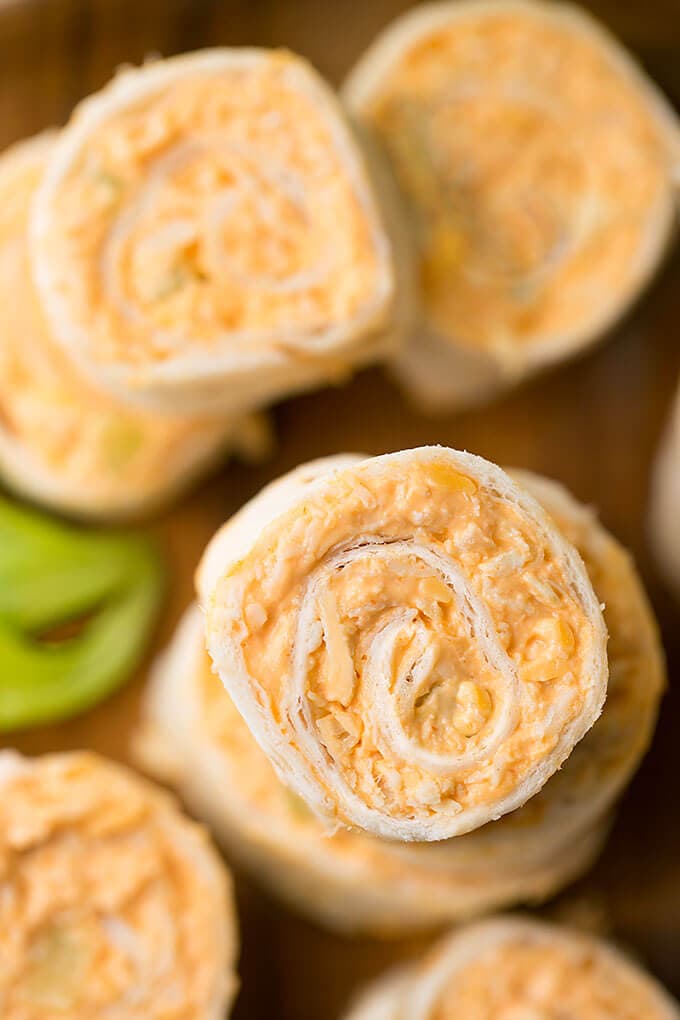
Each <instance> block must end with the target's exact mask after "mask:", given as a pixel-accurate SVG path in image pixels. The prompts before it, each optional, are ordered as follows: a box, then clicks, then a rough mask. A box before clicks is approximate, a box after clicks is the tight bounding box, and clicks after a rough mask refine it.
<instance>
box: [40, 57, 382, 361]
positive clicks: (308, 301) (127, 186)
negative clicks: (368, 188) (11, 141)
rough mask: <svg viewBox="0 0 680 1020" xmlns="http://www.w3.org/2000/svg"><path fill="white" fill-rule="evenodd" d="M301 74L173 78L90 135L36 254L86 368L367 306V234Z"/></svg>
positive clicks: (340, 316)
mask: <svg viewBox="0 0 680 1020" xmlns="http://www.w3.org/2000/svg"><path fill="white" fill-rule="evenodd" d="M307 74H308V72H307V71H306V69H305V68H304V65H302V64H301V63H300V62H298V61H297V60H295V58H292V57H289V56H287V55H285V54H272V55H269V56H265V55H262V56H260V57H259V58H257V59H255V60H253V61H252V62H250V63H249V64H246V65H238V66H232V67H230V66H224V67H223V68H222V69H220V70H203V71H202V70H200V69H197V70H193V71H192V70H191V69H190V68H187V71H186V73H185V74H183V75H182V76H181V77H178V78H177V79H175V80H173V81H171V82H169V83H166V84H165V85H164V86H163V87H159V88H157V89H156V90H155V91H153V92H151V93H150V94H149V93H144V94H140V96H139V98H138V99H137V100H136V101H135V100H134V99H131V100H128V101H127V102H125V103H124V104H123V105H122V106H121V108H120V109H119V110H115V109H112V110H111V112H110V114H109V115H108V116H107V117H106V118H105V119H104V120H103V121H102V122H101V123H100V124H99V125H98V126H97V127H96V128H95V129H94V130H93V131H92V132H91V133H90V135H89V137H88V138H87V141H86V143H85V144H84V145H83V147H82V152H80V153H79V154H78V158H77V159H76V160H75V161H74V163H73V165H72V166H71V167H70V168H69V170H68V173H67V174H66V176H65V177H64V179H63V180H62V181H61V183H60V187H59V190H58V192H57V193H56V194H55V195H54V197H53V200H52V203H51V210H50V215H51V218H52V225H51V230H50V231H49V232H48V236H47V238H46V243H47V245H48V248H49V256H50V258H51V260H52V261H53V264H54V265H55V266H59V267H60V268H59V270H58V278H59V286H60V288H61V291H62V296H63V297H64V299H65V300H66V302H67V304H68V309H69V314H71V315H73V316H74V318H75V320H76V321H78V322H80V323H81V324H82V325H84V326H86V328H87V329H88V330H90V331H91V333H92V335H91V342H90V347H91V348H92V350H93V351H94V352H95V353H96V354H97V355H98V356H99V357H101V358H102V359H115V360H123V361H127V362H130V363H136V362H140V363H141V362H147V361H149V360H154V361H162V360H165V359H166V358H170V357H172V356H173V355H174V354H176V353H177V345H178V343H179V341H180V340H184V339H187V338H188V339H190V340H191V342H192V344H196V345H197V346H198V347H201V348H203V349H208V350H210V349H211V348H214V346H215V344H216V343H217V342H218V341H223V340H224V338H225V336H229V335H230V334H232V340H233V343H234V345H235V346H238V344H239V343H240V342H242V340H243V338H242V339H241V340H239V337H238V336H236V335H235V334H239V333H242V334H244V338H245V342H246V343H247V344H253V343H256V342H258V338H259V341H261V340H262V338H263V337H266V338H269V339H270V338H271V335H272V334H273V336H274V338H275V340H274V342H275V343H276V342H277V341H278V340H280V342H281V344H282V345H284V346H285V344H286V343H287V342H289V341H294V340H295V338H296V336H299V335H300V334H309V333H311V334H314V333H315V332H321V331H323V330H326V329H330V328H333V327H335V326H338V325H345V324H346V323H347V322H348V321H351V320H353V319H354V318H355V317H356V316H357V315H359V314H361V313H362V312H364V311H365V310H366V308H367V306H368V305H369V304H370V303H371V301H373V300H374V298H375V296H376V292H377V291H378V290H379V288H380V286H381V272H382V267H381V264H380V260H381V258H382V255H380V254H379V253H378V251H377V249H376V239H375V237H374V236H373V231H374V227H373V224H372V222H370V221H369V218H368V217H367V213H366V208H365V205H364V197H362V196H361V195H360V194H359V193H358V186H357V181H356V179H355V178H356V170H355V169H354V168H352V169H350V168H349V167H348V164H347V161H346V158H345V157H346V153H345V152H343V151H342V149H341V146H346V145H347V144H348V142H347V140H344V141H342V142H341V141H339V136H338V133H337V125H335V124H334V123H333V120H332V118H333V116H335V115H334V114H329V111H328V110H327V109H324V108H319V104H318V101H317V102H315V99H314V96H313V94H310V93H309V92H308V91H306V87H305V76H306V75H307ZM307 84H309V83H307Z"/></svg>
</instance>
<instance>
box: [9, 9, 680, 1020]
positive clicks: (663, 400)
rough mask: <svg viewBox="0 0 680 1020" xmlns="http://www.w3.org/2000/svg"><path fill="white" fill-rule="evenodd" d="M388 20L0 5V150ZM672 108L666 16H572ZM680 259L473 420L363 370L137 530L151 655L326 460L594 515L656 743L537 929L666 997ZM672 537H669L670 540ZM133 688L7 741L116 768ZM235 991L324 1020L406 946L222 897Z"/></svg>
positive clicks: (677, 67)
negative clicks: (284, 476)
mask: <svg viewBox="0 0 680 1020" xmlns="http://www.w3.org/2000/svg"><path fill="white" fill-rule="evenodd" d="M407 6H408V4H405V3H401V2H398V0H364V2H362V3H361V4H359V3H355V2H352V0H337V2H323V0H278V2H276V0H261V2H257V0H250V2H248V0H241V2H236V0H233V2H226V0H223V2H219V0H120V2H117V0H91V2H85V0H34V2H21V0H14V2H9V3H7V2H6V3H4V4H3V3H0V142H2V143H7V142H10V141H12V140H15V139H17V138H20V137H23V136H24V135H28V134H31V133H33V132H35V131H38V130H40V129H41V128H43V127H46V126H48V125H50V124H55V123H56V124H58V123H60V122H62V121H63V120H64V119H65V118H66V117H67V115H68V112H69V110H70V109H71V107H72V106H73V104H74V102H76V101H77V99H78V98H80V97H81V96H82V95H84V94H85V93H87V92H89V91H91V90H92V89H94V88H96V87H98V86H99V85H101V84H103V83H104V82H105V81H106V80H107V79H108V78H109V77H110V76H111V74H112V72H113V71H114V69H115V68H116V67H117V66H118V65H119V64H121V63H125V62H131V61H139V60H141V59H143V58H144V56H146V55H148V54H150V53H158V52H160V53H164V54H170V53H174V52H178V51H180V50H186V49H192V48H196V47H200V46H204V45H210V44H232V45H237V44H242V43H250V44H261V45H267V46H270V45H272V46H281V45H285V46H288V47H290V48H291V49H294V50H298V51H299V52H301V53H303V54H305V55H306V56H308V57H309V58H311V60H312V61H313V62H314V63H315V64H316V66H317V67H318V68H319V69H320V70H321V71H322V72H324V73H325V74H326V75H328V76H329V77H330V78H331V80H333V81H335V82H337V81H339V80H340V78H341V77H342V75H343V73H344V72H345V71H346V69H347V68H348V67H349V66H350V65H351V63H352V62H353V60H354V59H355V58H356V56H357V55H358V54H359V53H360V52H361V50H362V48H363V47H364V46H365V45H366V44H367V43H368V42H369V41H370V40H371V38H372V37H373V35H374V34H375V32H376V31H377V30H378V29H379V28H380V27H381V26H382V25H384V24H385V23H386V22H387V21H388V20H389V19H390V18H391V17H392V16H393V15H395V14H396V13H398V12H399V11H400V10H403V9H404V8H405V7H407ZM587 6H588V7H590V9H591V10H592V11H593V13H595V14H597V15H598V16H600V17H601V18H602V19H603V20H605V21H606V22H607V23H608V24H609V25H610V26H611V28H612V29H614V30H615V31H616V32H617V33H618V34H619V35H620V36H621V38H622V39H623V40H624V41H625V42H626V43H627V44H628V45H629V46H630V47H631V48H632V49H633V50H634V51H635V52H636V53H637V54H638V56H639V57H640V58H641V60H642V61H643V63H644V64H645V66H646V67H647V69H648V70H649V71H650V72H651V73H652V74H653V75H654V77H655V78H656V79H657V81H658V82H659V83H660V84H661V85H662V86H663V87H664V88H665V90H666V92H667V93H668V94H669V95H670V96H671V98H672V99H673V100H674V101H675V102H676V104H677V103H678V101H679V100H680V3H679V2H678V0H647V2H642V0H592V2H591V3H588V4H587ZM678 323H680V258H678V257H677V256H676V257H675V258H671V259H670V260H669V262H668V263H667V265H666V267H665V268H664V270H663V271H662V273H661V274H660V276H659V278H658V279H657V281H656V282H655V284H654V285H653V286H652V288H651V289H650V290H649V292H648V293H647V294H646V296H645V297H644V299H643V300H642V302H641V303H640V304H639V305H638V307H637V308H636V309H635V311H634V312H633V314H631V315H630V316H629V317H628V319H627V320H626V322H625V323H624V324H623V325H622V326H621V327H620V328H618V329H617V330H616V331H615V334H614V335H612V336H611V337H610V338H609V339H608V341H607V342H606V343H604V344H603V345H602V346H600V347H599V348H597V349H596V350H595V351H593V352H591V353H589V354H588V355H587V356H585V357H582V358H581V359H580V360H578V361H576V362H574V363H572V364H571V365H569V366H567V367H563V368H560V369H558V370H556V371H553V372H552V373H550V374H548V375H545V376H543V377H542V378H540V379H538V380H536V381H535V382H533V383H531V384H530V385H527V386H524V387H523V388H522V389H520V390H518V391H517V392H515V393H513V394H512V395H510V396H508V397H507V398H505V399H504V400H502V401H501V402H499V403H496V404H495V405H493V406H492V407H490V408H486V409H483V410H480V411H475V412H472V413H467V414H465V415H459V416H451V417H445V418H438V419H427V418H423V417H421V416H418V415H417V414H415V413H414V412H412V411H411V410H410V409H409V408H408V407H407V406H406V405H405V404H404V402H403V400H402V399H401V397H400V395H399V393H398V392H397V391H396V390H395V389H394V388H393V386H392V385H391V384H390V383H389V382H388V381H387V380H386V379H385V378H384V377H383V376H382V374H381V373H380V372H379V371H377V370H372V371H370V372H366V373H364V374H363V375H361V376H360V377H359V378H357V379H356V380H355V381H354V382H353V383H352V384H351V385H350V386H348V387H346V388H344V389H342V390H329V391H324V392H319V393H316V394H313V395H311V396H308V397H305V398H301V399H297V400H294V401H291V402H288V403H286V404H284V405H282V406H280V407H279V408H278V409H277V410H276V412H275V417H276V424H277V429H278V437H279V438H278V451H277V453H276V456H275V457H274V458H273V460H272V461H271V462H270V463H268V464H267V465H266V466H265V467H264V468H260V469H257V470H254V469H246V468H243V467H239V466H230V467H229V468H228V469H227V470H226V471H224V473H223V474H222V475H220V476H219V477H216V478H214V479H213V480H212V481H210V482H209V483H207V484H206V485H205V486H203V488H202V489H201V490H200V491H199V492H198V493H196V494H195V495H194V496H193V497H192V498H190V499H189V500H188V501H186V502H185V503H184V504H183V505H182V506H180V507H178V508H176V510H174V511H173V512H172V513H171V514H169V515H168V516H167V517H165V518H163V519H162V520H159V521H157V522H153V523H152V525H151V526H150V530H151V531H153V533H154V534H156V535H157V536H158V537H159V538H160V540H161V542H162V543H163V545H164V547H165V550H166V553H167V556H168V559H169V561H170V564H171V569H172V578H173V582H172V590H171V592H170V595H169V600H168V606H167V611H166V613H165V618H164V621H163V625H162V628H161V633H160V634H159V635H158V641H159V643H160V642H162V641H164V640H165V639H167V637H168V636H169V634H170V633H171V630H172V628H173V626H174V624H175V622H176V620H177V618H178V616H179V614H180V612H181V610H182V609H183V607H184V606H185V605H186V604H187V603H188V602H189V600H190V599H191V594H192V580H191V578H192V572H193V569H194V566H195V564H196V560H197V558H198V556H199V554H200V551H201V549H202V548H203V546H204V544H205V542H206V541H207V540H208V538H209V537H210V535H211V534H212V532H213V531H214V530H215V528H216V527H217V526H218V525H219V524H220V523H221V522H222V520H223V519H224V518H225V517H226V516H228V515H229V514H230V513H231V512H232V511H234V510H235V509H236V508H237V507H238V506H239V505H240V504H241V503H242V502H243V501H244V500H245V499H247V498H248V497H249V496H251V495H252V494H254V493H255V492H256V491H257V490H258V489H259V488H260V486H261V485H262V484H263V483H264V482H266V481H267V480H269V479H270V478H272V477H275V476H276V475H278V474H279V473H281V472H282V471H284V470H286V469H288V468H290V467H292V466H293V465H295V464H297V463H299V462H300V461H302V460H306V459H308V458H310V457H316V456H320V455H325V454H329V453H334V452H339V451H342V450H365V451H367V452H369V453H379V452H385V451H389V450H396V449H399V448H403V447H408V446H414V445H419V444H422V443H430V442H439V443H445V444H448V445H452V446H456V447H460V448H466V449H469V450H472V451H474V452H476V453H480V454H482V455H484V456H486V457H489V458H491V459H492V460H494V461H497V462H498V463H500V464H506V465H517V466H521V467H528V468H531V469H534V470H536V471H540V472H543V473H545V474H547V475H552V476H554V477H556V478H558V479H560V480H561V481H563V482H564V483H566V484H567V485H568V486H569V488H570V489H571V490H572V491H573V492H574V493H575V494H576V495H577V496H578V497H579V498H581V499H583V500H586V501H588V502H591V503H593V504H594V505H595V506H597V507H598V508H599V510H600V513H601V517H602V519H603V521H604V523H605V524H606V525H607V526H608V527H609V528H610V529H611V530H612V531H613V532H614V533H615V534H616V535H617V536H618V537H619V538H620V539H621V540H623V541H624V542H625V543H626V544H627V545H629V546H630V547H631V548H632V549H633V551H634V553H635V555H636V557H637V559H638V562H639V564H640V567H641V569H642V572H643V574H644V576H645V579H646V580H647V582H648V585H649V588H650V591H651V594H652V597H653V600H654V602H655V605H656V607H657V610H658V612H659V616H660V619H661V621H662V625H663V630H664V637H665V642H666V648H667V652H668V658H669V665H670V679H671V689H670V692H669V694H668V695H667V697H666V698H665V701H664V703H663V708H662V717H661V723H660V726H659V729H658V733H657V739H656V741H655V744H654V747H653V750H652V752H651V753H650V755H649V756H648V758H647V760H646V762H645V764H644V767H643V769H642V770H641V772H640V773H639V775H638V777H637V778H636V780H635V782H634V783H633V786H632V788H631V790H630V791H629V793H628V795H627V796H626V798H625V800H624V803H623V805H622V809H621V811H620V814H619V819H618V823H617V825H616V827H615V829H614V832H613V833H612V836H611V839H610V841H609V844H608V846H607V849H606V852H605V855H604V857H603V859H602V861H601V862H600V864H599V865H598V866H597V868H596V869H595V871H594V872H593V873H592V874H591V875H590V876H589V877H588V879H586V880H585V881H584V882H582V883H581V884H580V885H579V886H578V887H577V888H576V889H574V890H571V891H570V892H569V894H567V895H565V896H563V897H562V898H561V899H560V901H559V902H558V904H556V905H555V904H553V905H551V907H550V908H549V912H550V913H552V914H555V912H557V913H558V914H560V915H564V914H566V915H567V916H570V915H572V914H573V913H574V911H576V912H577V913H582V912H583V911H582V907H583V905H584V904H585V906H586V912H587V913H588V914H592V913H593V912H594V913H595V914H596V915H597V917H598V918H599V922H600V923H601V924H602V925H603V927H604V929H605V930H606V931H608V932H610V933H612V934H613V935H615V937H617V938H619V939H620V940H621V941H622V942H623V943H624V944H627V945H628V946H629V947H631V948H632V949H633V950H634V951H635V952H636V953H638V954H639V956H640V957H641V958H642V959H643V960H644V961H645V963H646V964H647V965H648V966H649V967H650V969H652V970H653V971H654V972H655V973H656V974H657V975H658V976H659V977H660V978H662V979H663V980H664V981H665V982H666V984H667V985H668V986H669V988H671V989H672V990H673V991H674V992H675V994H676V995H678V996H680V863H679V862H680V803H679V801H680V798H679V797H678V792H679V791H680V778H679V777H680V768H679V765H678V739H677V735H676V734H677V731H678V729H679V728H680V690H678V683H677V681H678V680H680V675H679V674H680V610H676V609H675V608H674V607H673V606H672V605H671V604H670V601H669V600H668V598H667V596H666V594H665V593H664V591H663V590H662V588H661V586H660V583H659V581H658V578H657V576H656V574H655V571H654V568H653V564H652V563H651V561H650V557H649V553H648V547H647V542H646V536H645V528H646V513H647V497H648V483H649V470H650V465H651V459H652V455H653V452H654V450H655V446H656V443H657V440H658V437H659V433H660V430H661V426H662V423H663V420H664V417H665V414H666V413H667V409H668V406H669V402H670V398H671V393H672V390H673V388H674V386H675V384H676V382H677V379H678V372H679V370H680V344H679V343H678V329H679V326H678ZM679 526H680V522H679ZM142 685H143V677H139V678H138V679H137V681H136V682H133V683H132V684H130V685H129V686H128V687H127V688H126V689H125V690H124V691H123V692H121V693H120V694H119V695H118V696H117V697H114V698H113V699H111V700H110V701H109V702H107V703H106V704H105V705H103V706H101V707H100V708H99V709H97V710H96V711H94V712H92V713H90V714H89V715H87V716H85V717H83V718H80V719H77V720H74V721H73V722H72V723H70V724H68V725H65V726H60V727H52V728H46V729H43V730H40V731H33V732H30V733H26V734H21V735H19V736H18V737H17V739H16V740H15V741H14V744H15V745H16V746H18V747H20V748H21V749H23V750H25V751H27V752H30V753H36V752H40V751H44V750H52V749H58V748H68V747H85V746H89V747H95V748H97V749H99V750H101V751H103V752H105V753H107V754H111V755H113V756H115V757H120V758H124V757H125V756H126V745H127V737H128V734H129V731H130V727H131V725H132V724H133V722H134V719H135V716H136V711H137V705H138V700H139V694H140V691H141V689H142ZM240 901H241V916H242V928H243V942H244V946H243V960H242V967H241V971H242V976H243V991H242V994H241V997H240V999H239V1004H238V1007H237V1010H236V1014H235V1016H236V1017H237V1020H239V1018H240V1020H244V1018H248V1020H256V1018H257V1020H259V1018H262V1020H265V1018H267V1020H270V1018H272V1017H277V1018H278V1020H328V1018H330V1020H333V1018H334V1017H336V1016H338V1015H339V1013H340V1010H341V1007H342V1005H343V1004H344V1003H345V1001H346V999H347V997H348V996H349V995H350V994H351V993H352V991H353V990H355V989H356V988H357V986H358V984H359V983H360V982H361V981H362V980H363V979H365V978H367V977H369V976H371V975H372V974H374V973H376V972H378V971H379V970H380V969H381V968H382V967H383V966H385V965H386V964H388V963H390V962H392V961H394V960H395V959H398V958H401V957H403V956H404V955H407V954H408V953H409V952H411V951H412V950H413V949H414V948H416V946H415V944H414V943H410V944H390V943H388V944H380V943H371V942H368V941H365V940H358V941H351V940H345V939H339V938H335V937H333V936H331V935H329V934H326V933H324V932H321V931H319V930H318V929H316V928H314V927H313V926H311V925H309V924H307V923H305V922H304V921H301V920H300V919H297V918H294V917H292V916H291V915H289V914H288V913H286V912H284V911H283V910H281V909H280V908H278V907H277V906H275V905H274V904H273V903H271V902H270V901H269V900H267V899H265V898H264V897H263V896H262V895H261V894H259V893H258V892H257V891H256V890H254V889H253V888H252V887H251V886H250V885H249V884H248V883H247V882H241V883H240Z"/></svg>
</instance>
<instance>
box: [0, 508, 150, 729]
mask: <svg viewBox="0 0 680 1020" xmlns="http://www.w3.org/2000/svg"><path fill="white" fill-rule="evenodd" d="M163 587H164V572H163V568H162V564H161V561H160V558H159V556H158V553H157V551H156V550H155V548H154V546H153V545H152V544H151V543H150V542H149V541H148V540H146V539H144V538H142V537H141V536H138V535H132V534H122V533H115V532H97V531H87V530H81V529H78V528H75V527H72V526H69V525H66V524H63V523H61V522H58V521H56V520H53V519H51V518H49V517H45V516H43V515H41V514H38V513H37V512H35V511H33V510H27V509H25V508H23V507H19V506H17V505H15V504H13V503H10V502H9V501H7V500H5V499H2V498H0V731H5V732H6V731H9V730H13V729H19V728H23V727H26V726H32V725H38V724H41V723H47V722H55V721H59V720H62V719H65V718H68V717H69V716H71V715H74V714H76V713H78V712H82V711H85V710H86V709H88V708H90V707H92V706H93V705H94V704H96V703H97V702H98V701H99V700H101V699H102V698H104V697H106V696H107V695H108V694H110V693H112V692H113V691H114V690H115V689H116V688H118V687H119V686H120V685H121V684H122V683H123V682H124V681H125V680H126V679H127V678H128V677H129V676H130V675H131V673H132V672H133V671H134V669H135V667H136V666H137V664H138V662H139V660H140V658H141V656H142V654H143V652H144V650H145V648H146V645H147V641H148V638H149V636H150V633H151V630H152V628H153V625H154V623H155V620H156V617H157V614H158V611H159V608H160V604H161V600H162V594H163ZM83 617H86V619H84V621H83V622H82V626H81V629H80V631H79V633H78V634H77V635H75V636H73V637H67V638H65V639H63V640H61V641H56V640H55V641H50V640H46V639H44V635H45V633H46V632H49V630H50V629H54V628H55V627H58V626H61V625H65V624H68V623H69V622H72V621H79V620H82V619H83Z"/></svg>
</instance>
